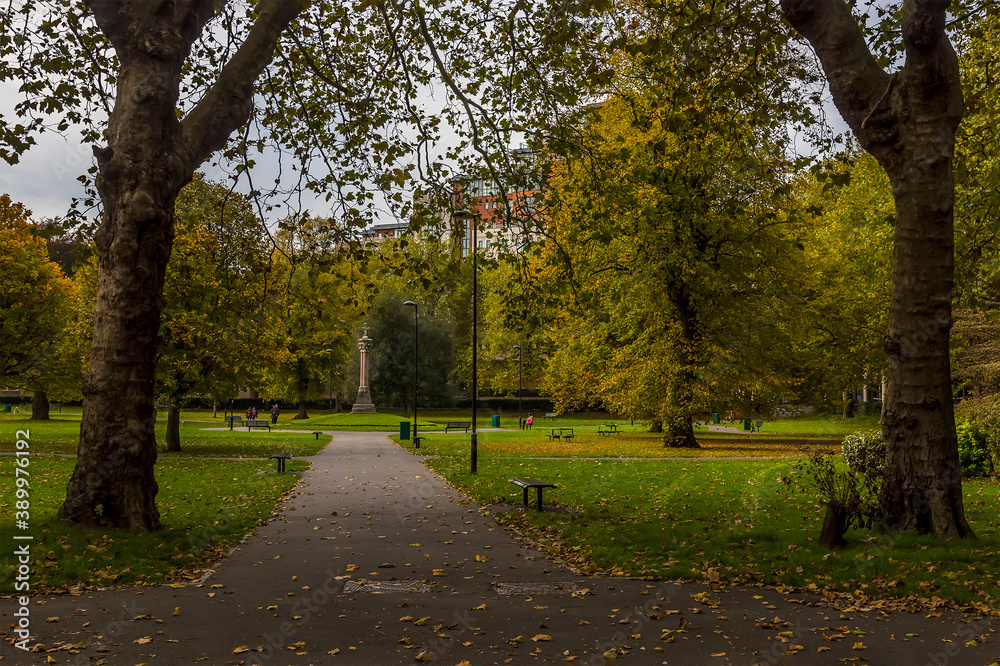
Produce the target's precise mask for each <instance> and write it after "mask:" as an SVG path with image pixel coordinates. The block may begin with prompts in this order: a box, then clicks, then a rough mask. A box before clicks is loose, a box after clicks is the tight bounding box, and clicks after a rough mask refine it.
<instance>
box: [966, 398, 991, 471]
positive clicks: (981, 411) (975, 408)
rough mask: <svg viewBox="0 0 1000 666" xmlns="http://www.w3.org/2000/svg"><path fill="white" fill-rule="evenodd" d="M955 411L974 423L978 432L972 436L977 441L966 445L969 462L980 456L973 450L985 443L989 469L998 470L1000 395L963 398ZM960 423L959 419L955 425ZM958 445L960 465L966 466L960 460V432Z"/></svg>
mask: <svg viewBox="0 0 1000 666" xmlns="http://www.w3.org/2000/svg"><path fill="white" fill-rule="evenodd" d="M955 413H956V414H957V415H958V416H960V417H962V419H963V420H964V421H966V422H971V423H972V424H974V425H975V426H976V428H977V430H978V431H979V433H980V437H978V438H976V437H974V438H973V439H978V440H979V441H977V442H976V443H975V444H973V445H972V446H969V447H967V449H968V453H967V455H968V456H969V462H970V463H972V461H973V460H975V459H977V458H978V457H979V456H981V454H973V451H974V450H975V449H976V448H981V447H983V446H984V445H985V448H986V451H987V452H988V454H989V459H988V463H987V464H988V466H989V468H990V470H991V471H992V472H993V473H994V474H996V473H998V472H1000V396H995V395H991V396H986V397H983V398H974V399H972V400H963V401H962V402H961V403H959V405H958V407H957V408H956V409H955ZM960 423H962V421H959V422H958V423H957V424H956V426H958V425H959V424H960ZM958 446H959V459H960V461H961V462H962V467H963V469H964V468H965V467H966V463H965V461H964V460H962V434H961V433H959V444H958ZM988 471H989V470H988Z"/></svg>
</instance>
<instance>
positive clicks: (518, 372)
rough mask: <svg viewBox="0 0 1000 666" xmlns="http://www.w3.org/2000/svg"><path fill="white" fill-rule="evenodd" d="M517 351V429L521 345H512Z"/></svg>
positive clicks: (519, 415) (519, 416)
mask: <svg viewBox="0 0 1000 666" xmlns="http://www.w3.org/2000/svg"><path fill="white" fill-rule="evenodd" d="M514 349H516V350H517V427H518V429H520V428H521V345H514Z"/></svg>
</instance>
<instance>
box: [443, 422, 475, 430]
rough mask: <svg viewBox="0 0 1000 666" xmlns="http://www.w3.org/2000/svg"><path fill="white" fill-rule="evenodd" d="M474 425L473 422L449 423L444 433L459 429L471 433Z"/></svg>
mask: <svg viewBox="0 0 1000 666" xmlns="http://www.w3.org/2000/svg"><path fill="white" fill-rule="evenodd" d="M471 425H472V422H471V421H448V423H446V424H445V426H444V431H445V432H448V431H449V430H458V429H459V428H461V429H463V430H465V432H469V427H470V426H471Z"/></svg>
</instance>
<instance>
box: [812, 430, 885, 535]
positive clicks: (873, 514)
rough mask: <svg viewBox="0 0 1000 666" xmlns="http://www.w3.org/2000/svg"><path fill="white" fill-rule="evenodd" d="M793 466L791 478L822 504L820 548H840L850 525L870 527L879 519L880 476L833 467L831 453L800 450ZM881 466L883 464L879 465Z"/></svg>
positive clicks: (821, 450) (833, 459)
mask: <svg viewBox="0 0 1000 666" xmlns="http://www.w3.org/2000/svg"><path fill="white" fill-rule="evenodd" d="M803 452H804V453H805V454H806V456H805V458H802V459H800V460H799V461H798V462H797V463H795V465H794V470H795V472H796V476H795V479H796V481H797V482H798V483H799V484H800V485H801V486H802V488H803V489H804V490H809V491H813V492H816V493H818V494H819V496H820V497H821V498H822V500H823V502H824V504H826V517H825V519H824V520H823V528H822V532H821V534H820V537H819V543H820V545H823V546H826V547H827V548H831V549H833V548H842V547H843V546H844V545H846V542H845V541H844V534H845V533H846V532H847V530H848V529H849V528H850V527H851V526H852V525H857V526H859V527H863V528H870V527H871V526H872V525H874V524H875V522H876V521H877V520H879V518H880V517H881V510H880V506H879V488H880V487H881V483H882V477H881V475H880V474H878V475H875V474H873V475H870V476H868V475H864V474H860V473H858V472H855V471H854V470H853V469H843V467H842V466H839V468H838V465H837V462H836V458H835V456H834V455H833V452H832V451H828V450H823V449H820V450H809V449H806V450H804V451H803ZM883 467H884V465H883Z"/></svg>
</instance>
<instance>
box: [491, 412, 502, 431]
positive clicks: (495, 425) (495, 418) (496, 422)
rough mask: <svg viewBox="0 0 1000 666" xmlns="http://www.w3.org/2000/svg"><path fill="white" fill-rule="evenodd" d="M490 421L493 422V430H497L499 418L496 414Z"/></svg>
mask: <svg viewBox="0 0 1000 666" xmlns="http://www.w3.org/2000/svg"><path fill="white" fill-rule="evenodd" d="M491 420H492V422H493V427H494V428H499V427H500V417H499V416H497V415H496V414H494V415H493V417H492V419H491Z"/></svg>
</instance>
